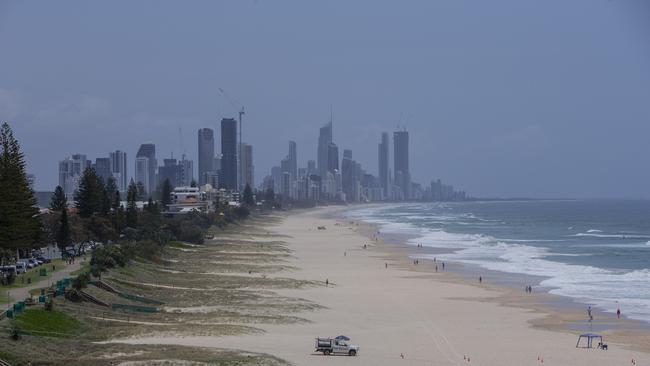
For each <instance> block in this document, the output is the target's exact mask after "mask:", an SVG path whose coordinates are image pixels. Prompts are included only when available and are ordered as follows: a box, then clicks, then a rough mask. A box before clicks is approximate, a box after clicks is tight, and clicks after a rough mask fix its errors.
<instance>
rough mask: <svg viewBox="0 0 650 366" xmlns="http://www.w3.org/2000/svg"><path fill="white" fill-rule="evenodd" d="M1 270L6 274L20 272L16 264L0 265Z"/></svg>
mask: <svg viewBox="0 0 650 366" xmlns="http://www.w3.org/2000/svg"><path fill="white" fill-rule="evenodd" d="M0 272H2V274H4V275H8V274H13V275H16V274H18V269H17V268H16V266H15V265H7V266H0Z"/></svg>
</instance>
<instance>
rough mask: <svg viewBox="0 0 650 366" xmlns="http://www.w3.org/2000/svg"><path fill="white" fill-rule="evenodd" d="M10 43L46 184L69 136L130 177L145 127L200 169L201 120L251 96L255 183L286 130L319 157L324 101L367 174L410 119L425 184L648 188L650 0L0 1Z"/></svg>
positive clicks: (478, 191) (14, 89)
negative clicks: (114, 156) (122, 154)
mask: <svg viewBox="0 0 650 366" xmlns="http://www.w3.org/2000/svg"><path fill="white" fill-rule="evenodd" d="M0 50H2V51H1V52H0V120H2V121H8V122H9V123H10V125H11V127H12V128H13V129H14V132H15V135H16V136H17V138H18V139H19V141H20V143H21V145H22V148H23V150H24V152H25V155H26V161H27V169H28V171H29V172H30V173H33V174H34V175H35V176H36V189H37V190H53V188H54V187H55V186H56V185H57V184H58V175H57V165H58V161H59V160H62V159H64V158H65V157H67V156H69V155H71V154H74V153H84V154H87V155H88V157H89V158H92V159H93V160H94V159H95V158H96V157H105V156H108V153H109V151H114V150H116V149H120V150H124V151H127V153H128V159H129V160H128V164H129V174H131V175H132V174H133V170H134V165H135V164H134V159H135V153H136V151H137V148H138V146H139V145H140V144H141V143H145V142H154V143H155V144H156V147H157V156H158V159H159V161H162V158H166V157H169V156H171V154H173V155H174V157H180V155H181V154H182V153H183V152H185V153H186V154H187V157H188V158H190V159H193V160H195V163H194V164H195V167H194V170H195V175H196V170H197V166H198V163H197V162H196V156H197V131H198V129H199V128H202V127H212V128H216V127H217V126H218V123H219V121H220V120H221V118H223V117H234V116H236V112H237V108H238V107H239V106H240V105H243V106H244V107H245V110H246V114H245V116H244V130H243V139H244V141H245V142H248V143H251V144H252V145H253V148H254V165H255V176H256V183H259V182H261V179H262V178H263V177H264V176H265V175H267V174H268V173H269V171H270V168H271V167H272V166H274V165H278V164H279V161H280V160H281V159H282V158H284V157H285V156H286V154H287V152H288V141H289V140H294V141H296V142H297V144H298V160H299V166H306V162H307V160H309V159H315V158H316V144H317V141H318V128H319V127H320V126H322V125H323V124H325V123H326V122H328V121H329V118H330V105H331V106H332V110H333V124H334V142H336V143H337V145H338V146H339V149H340V150H341V151H342V150H343V149H348V148H349V149H352V151H353V157H354V158H355V159H356V160H357V161H359V162H360V163H361V164H362V166H363V167H364V168H365V169H366V170H367V171H368V172H369V173H373V174H377V143H378V142H379V141H380V137H381V132H383V131H388V132H392V131H395V130H396V129H397V128H398V127H399V128H406V129H407V130H408V131H409V132H410V138H411V146H410V154H411V162H410V165H411V174H412V177H413V180H414V181H417V182H420V183H422V184H428V183H429V182H430V181H431V180H432V179H438V178H440V179H442V180H443V181H444V182H447V183H450V184H453V185H455V186H456V187H457V188H458V189H462V190H466V191H468V192H469V194H471V195H473V196H477V197H537V198H542V197H554V198H570V197H574V198H582V197H585V198H650V2H647V1H645V0H571V1H566V0H547V1H529V0H508V1H506V0H492V1H465V0H435V1H431V0H428V1H379V0H372V1H305V0H296V1H268V0H257V1H253V0H251V1H248V0H237V1H234V0H233V1H190V2H180V1H160V0H157V1H132V0H128V1H126V0H125V1H110V2H100V1H86V0H83V1H65V0H64V1H7V0H0ZM219 88H221V89H223V90H225V91H226V93H227V95H228V97H226V96H224V94H222V93H220V91H219ZM218 136H219V135H218V134H217V140H218ZM391 144H392V142H391ZM219 146H220V144H217V147H219ZM391 154H392V146H391Z"/></svg>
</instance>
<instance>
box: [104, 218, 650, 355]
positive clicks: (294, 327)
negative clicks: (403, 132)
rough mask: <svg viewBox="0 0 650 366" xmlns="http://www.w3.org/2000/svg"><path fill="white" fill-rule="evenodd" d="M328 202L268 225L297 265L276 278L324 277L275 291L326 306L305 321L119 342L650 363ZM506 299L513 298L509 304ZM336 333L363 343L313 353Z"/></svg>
mask: <svg viewBox="0 0 650 366" xmlns="http://www.w3.org/2000/svg"><path fill="white" fill-rule="evenodd" d="M335 210H340V209H337V208H321V209H314V210H308V211H301V212H299V213H295V212H294V213H292V214H290V215H288V216H287V217H286V219H284V220H283V221H282V222H281V223H279V224H277V225H274V226H273V227H270V229H269V230H272V231H274V232H277V233H281V234H284V235H287V236H289V237H288V238H286V239H285V240H286V242H287V243H288V246H289V248H291V250H292V251H293V253H292V255H293V257H292V258H291V259H290V263H289V264H290V265H292V266H295V267H297V268H299V269H297V270H295V271H292V272H288V273H283V276H288V277H292V278H296V279H304V280H316V281H322V286H320V287H319V286H313V287H308V288H304V289H297V290H281V291H278V292H279V294H281V295H286V296H291V297H299V298H304V299H307V300H310V301H313V302H316V303H318V304H320V305H322V306H324V307H325V309H322V310H318V311H314V312H303V313H300V314H296V315H299V316H301V317H304V318H306V319H308V320H309V321H310V322H309V323H298V324H288V325H260V328H262V329H263V330H264V331H265V332H264V333H262V334H251V335H237V336H223V337H183V336H179V337H171V336H170V337H165V338H153V337H149V338H148V337H140V338H129V339H122V340H117V341H119V342H124V343H143V344H146V343H154V344H176V345H192V346H204V347H218V348H231V349H239V350H246V351H253V352H263V353H268V354H272V355H274V356H277V357H280V358H283V359H285V360H287V361H288V362H290V363H292V364H295V365H353V364H354V365H397V364H403V365H472V364H473V365H495V366H497V365H500V366H503V365H513V366H514V365H517V366H520V365H541V364H550V365H589V366H594V365H608V366H609V365H631V364H632V359H634V360H635V361H636V364H637V365H644V364H646V365H647V364H649V363H650V354H648V353H647V352H648V351H650V350H644V349H643V346H638V345H637V346H636V347H635V348H632V347H630V346H629V345H622V344H614V343H612V342H609V341H608V340H607V339H605V341H606V342H607V343H609V348H610V349H609V350H608V351H602V350H597V349H577V348H576V347H575V346H576V340H577V337H576V336H575V335H574V334H571V333H569V332H560V331H554V330H550V329H556V328H557V327H553V326H552V324H553V323H554V316H553V313H551V312H544V311H543V310H540V309H534V308H532V307H528V308H527V307H525V306H522V304H523V303H525V300H521V301H520V299H517V297H520V296H526V295H524V294H523V291H522V294H521V295H517V294H516V293H514V292H512V291H511V292H509V293H504V292H507V291H506V290H500V289H499V288H497V287H491V286H490V285H489V284H484V285H482V286H477V285H475V284H468V283H463V282H462V281H460V280H458V279H456V278H455V277H457V276H453V275H451V274H448V273H441V272H439V273H434V272H433V271H432V265H431V263H425V262H423V261H421V262H420V264H419V265H418V266H412V265H411V262H412V261H411V260H409V259H408V258H407V257H406V255H407V253H408V252H407V251H406V249H405V248H400V247H399V246H394V245H388V244H381V243H375V242H373V241H371V240H370V239H369V238H368V237H367V236H365V235H364V234H367V231H368V227H367V226H364V225H359V224H357V223H351V222H350V221H345V220H337V219H334V218H327V217H328V215H331V213H332V212H334V211H335ZM317 226H325V227H326V230H317ZM363 244H369V246H368V248H367V249H363V248H362V246H363ZM385 263H388V268H385ZM413 267H415V268H413ZM413 269H415V270H413ZM326 279H327V280H328V281H329V284H330V285H329V286H328V287H326V286H325V280H326ZM539 296H543V295H539ZM508 297H510V298H508ZM504 299H505V300H504ZM508 299H509V300H508ZM510 300H512V301H513V303H517V305H516V306H507V304H508V301H510ZM533 324H534V325H535V326H533ZM545 328H548V329H545ZM339 334H344V335H346V336H349V337H351V338H352V340H351V342H350V343H352V344H355V345H358V346H360V347H361V349H360V353H359V356H357V357H348V356H322V355H320V354H316V353H314V348H313V346H314V338H315V337H325V336H337V335H339ZM644 336H645V335H644ZM401 355H403V356H404V358H402V357H401ZM467 358H469V359H470V361H468V360H467ZM542 359H543V363H542Z"/></svg>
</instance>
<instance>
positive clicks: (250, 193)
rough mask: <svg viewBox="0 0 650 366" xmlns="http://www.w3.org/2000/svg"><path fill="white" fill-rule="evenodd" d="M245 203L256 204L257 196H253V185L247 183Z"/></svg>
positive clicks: (247, 204)
mask: <svg viewBox="0 0 650 366" xmlns="http://www.w3.org/2000/svg"><path fill="white" fill-rule="evenodd" d="M244 204H245V205H246V206H249V207H253V206H255V198H253V190H252V189H251V186H250V185H248V183H247V184H246V187H245V188H244Z"/></svg>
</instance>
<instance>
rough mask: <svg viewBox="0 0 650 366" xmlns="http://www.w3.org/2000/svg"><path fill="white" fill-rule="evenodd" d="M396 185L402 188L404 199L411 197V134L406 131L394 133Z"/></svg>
mask: <svg viewBox="0 0 650 366" xmlns="http://www.w3.org/2000/svg"><path fill="white" fill-rule="evenodd" d="M393 143H394V145H395V146H394V154H395V155H394V157H393V160H394V171H393V172H394V174H395V184H396V185H397V186H399V187H400V190H401V193H402V197H401V198H402V199H409V198H410V197H411V195H410V193H411V172H410V170H409V133H408V131H406V130H403V131H395V132H394V133H393Z"/></svg>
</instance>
